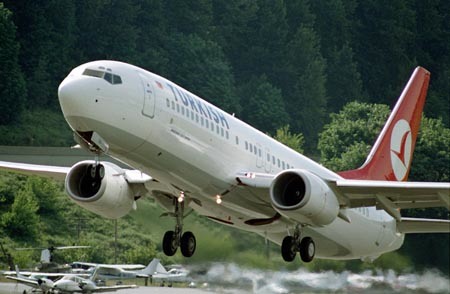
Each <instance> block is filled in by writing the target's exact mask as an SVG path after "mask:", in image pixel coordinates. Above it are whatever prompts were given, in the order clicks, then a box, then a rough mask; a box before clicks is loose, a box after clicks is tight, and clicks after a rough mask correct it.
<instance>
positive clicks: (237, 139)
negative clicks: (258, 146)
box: [236, 136, 239, 145]
mask: <svg viewBox="0 0 450 294" xmlns="http://www.w3.org/2000/svg"><path fill="white" fill-rule="evenodd" d="M236 145H239V137H238V136H236Z"/></svg>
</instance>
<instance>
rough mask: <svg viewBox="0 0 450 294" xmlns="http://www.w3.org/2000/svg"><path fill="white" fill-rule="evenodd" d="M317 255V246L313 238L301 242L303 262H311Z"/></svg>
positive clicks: (306, 238)
mask: <svg viewBox="0 0 450 294" xmlns="http://www.w3.org/2000/svg"><path fill="white" fill-rule="evenodd" d="M315 253H316V244H314V241H313V239H312V238H311V237H305V238H303V239H302V241H301V242H300V258H301V259H302V261H303V262H311V261H312V260H313V259H314V255H315Z"/></svg>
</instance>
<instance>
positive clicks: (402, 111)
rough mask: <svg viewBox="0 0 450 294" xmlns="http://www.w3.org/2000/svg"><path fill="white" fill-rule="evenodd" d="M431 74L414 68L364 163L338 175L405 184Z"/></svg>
mask: <svg viewBox="0 0 450 294" xmlns="http://www.w3.org/2000/svg"><path fill="white" fill-rule="evenodd" d="M429 81H430V73H429V72H428V71H427V70H426V69H424V68H422V67H417V68H416V69H415V71H414V72H413V74H412V76H411V78H410V79H409V82H408V84H407V85H406V87H405V89H404V90H403V92H402V94H401V95H400V98H399V99H398V101H397V104H396V105H395V107H394V109H393V110H392V113H391V115H390V116H389V119H388V120H387V122H386V124H385V126H384V128H383V130H382V131H381V133H380V135H379V136H378V139H377V140H376V142H375V144H374V146H373V147H372V150H371V151H370V153H369V156H368V157H367V159H366V162H365V163H364V164H363V165H362V166H361V167H360V168H358V169H355V170H349V171H343V172H340V173H339V174H340V175H341V176H342V177H344V178H346V179H364V180H388V181H406V179H407V178H408V174H409V170H410V167H411V161H412V154H413V152H414V146H415V144H416V139H417V133H418V132H419V126H420V120H421V118H422V110H423V105H424V103H425V97H426V95H427V90H428V83H429Z"/></svg>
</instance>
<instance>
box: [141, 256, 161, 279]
mask: <svg viewBox="0 0 450 294" xmlns="http://www.w3.org/2000/svg"><path fill="white" fill-rule="evenodd" d="M159 261H160V260H159V259H157V258H153V260H152V261H151V262H150V263H149V264H148V265H147V267H146V268H144V269H143V270H141V271H139V274H141V275H149V276H150V275H154V274H155V273H163V274H165V273H167V271H166V269H165V268H164V267H163V266H162V264H161V263H160V262H159Z"/></svg>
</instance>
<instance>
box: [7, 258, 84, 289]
mask: <svg viewBox="0 0 450 294" xmlns="http://www.w3.org/2000/svg"><path fill="white" fill-rule="evenodd" d="M13 273H15V276H12V274H13ZM3 274H4V275H6V278H7V279H9V280H14V281H16V282H18V283H21V284H25V285H28V286H30V287H32V288H34V289H35V290H40V291H42V292H43V293H44V294H45V293H48V292H52V289H53V286H54V283H55V282H54V281H55V280H58V279H60V278H63V277H67V276H75V275H74V274H69V273H43V272H21V271H19V267H18V266H17V265H16V271H15V272H12V271H6V272H4V273H3ZM77 276H78V275H77ZM33 292H34V290H33ZM24 293H26V291H24Z"/></svg>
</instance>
